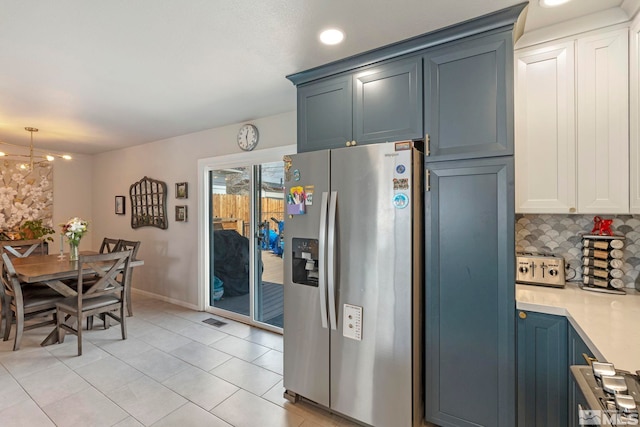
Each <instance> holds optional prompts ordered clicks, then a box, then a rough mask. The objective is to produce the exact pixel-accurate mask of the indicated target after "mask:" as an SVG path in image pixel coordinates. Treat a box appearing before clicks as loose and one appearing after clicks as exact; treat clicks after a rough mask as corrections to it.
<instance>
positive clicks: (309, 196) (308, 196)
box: [304, 185, 315, 206]
mask: <svg viewBox="0 0 640 427" xmlns="http://www.w3.org/2000/svg"><path fill="white" fill-rule="evenodd" d="M314 189H315V186H313V185H305V187H304V204H305V205H306V206H311V205H313V190H314Z"/></svg>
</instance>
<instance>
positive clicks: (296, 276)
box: [291, 237, 318, 286]
mask: <svg viewBox="0 0 640 427" xmlns="http://www.w3.org/2000/svg"><path fill="white" fill-rule="evenodd" d="M291 244H292V246H293V248H292V249H293V251H292V252H293V254H292V263H291V265H292V266H291V269H292V272H291V274H292V281H293V282H294V283H298V284H300V285H307V286H318V239H300V238H298V237H294V238H292V239H291Z"/></svg>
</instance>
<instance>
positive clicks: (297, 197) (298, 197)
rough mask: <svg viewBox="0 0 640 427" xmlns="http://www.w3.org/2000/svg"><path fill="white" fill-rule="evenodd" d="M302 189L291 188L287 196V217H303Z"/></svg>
mask: <svg viewBox="0 0 640 427" xmlns="http://www.w3.org/2000/svg"><path fill="white" fill-rule="evenodd" d="M304 199H305V197H304V188H302V187H291V188H290V189H289V194H287V213H288V214H289V215H303V214H304V213H305V207H304Z"/></svg>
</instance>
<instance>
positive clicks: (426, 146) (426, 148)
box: [424, 133, 431, 156]
mask: <svg viewBox="0 0 640 427" xmlns="http://www.w3.org/2000/svg"><path fill="white" fill-rule="evenodd" d="M430 142H431V138H430V137H429V134H428V133H425V134H424V155H425V156H428V155H429V154H431V150H429V143H430Z"/></svg>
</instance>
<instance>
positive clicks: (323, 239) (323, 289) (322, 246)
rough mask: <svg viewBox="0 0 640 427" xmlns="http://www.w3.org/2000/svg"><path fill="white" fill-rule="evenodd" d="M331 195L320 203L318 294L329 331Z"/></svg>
mask: <svg viewBox="0 0 640 427" xmlns="http://www.w3.org/2000/svg"><path fill="white" fill-rule="evenodd" d="M328 204H329V194H328V193H327V192H326V191H325V192H323V193H322V200H321V202H320V230H319V231H318V236H319V237H318V292H319V293H320V319H321V321H322V327H323V328H325V329H327V270H326V256H327V255H326V254H327V252H326V243H327V206H328Z"/></svg>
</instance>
